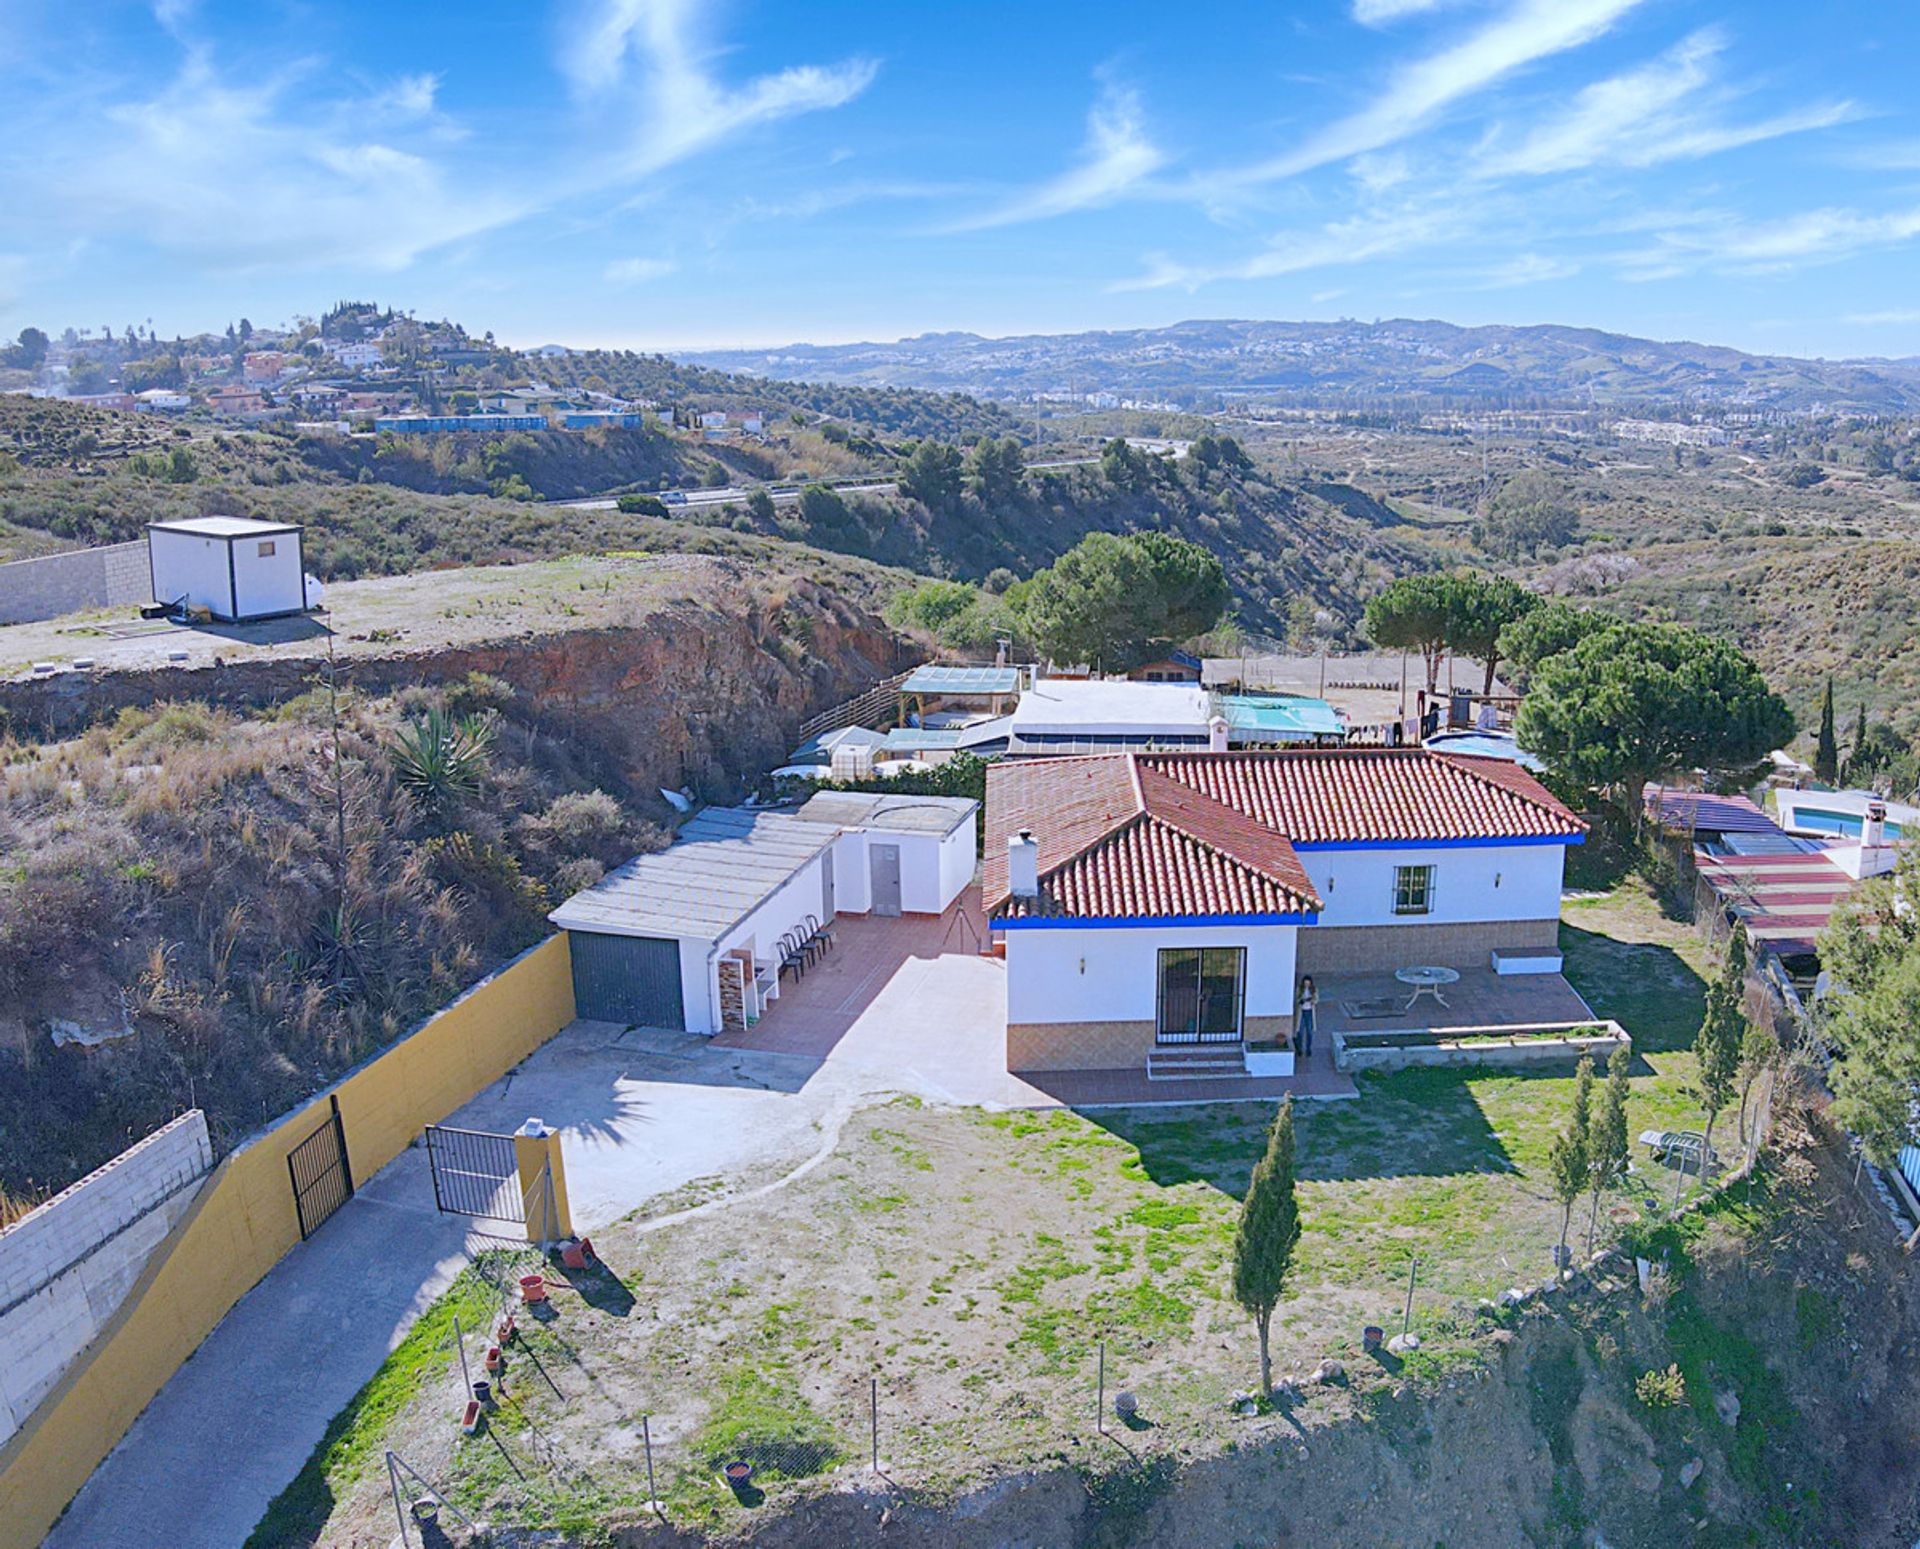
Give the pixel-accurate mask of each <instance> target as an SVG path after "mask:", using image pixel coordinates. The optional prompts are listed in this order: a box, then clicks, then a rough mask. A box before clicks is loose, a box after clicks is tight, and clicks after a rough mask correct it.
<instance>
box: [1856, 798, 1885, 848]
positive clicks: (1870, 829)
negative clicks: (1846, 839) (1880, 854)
mask: <svg viewBox="0 0 1920 1549" xmlns="http://www.w3.org/2000/svg"><path fill="white" fill-rule="evenodd" d="M1886 842H1887V804H1886V803H1885V802H1884V801H1870V802H1868V803H1867V815H1866V816H1865V817H1864V818H1863V819H1862V820H1861V822H1860V848H1861V849H1863V850H1878V849H1880V848H1882V847H1883V846H1884V845H1885V844H1886Z"/></svg>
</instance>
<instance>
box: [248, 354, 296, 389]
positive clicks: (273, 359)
mask: <svg viewBox="0 0 1920 1549" xmlns="http://www.w3.org/2000/svg"><path fill="white" fill-rule="evenodd" d="M296 363H297V362H296V358H295V357H293V356H291V355H288V354H287V353H286V352H285V351H283V350H249V351H247V354H246V357H245V358H244V359H243V360H242V361H241V362H240V375H241V376H242V377H244V378H245V379H246V380H247V381H249V382H260V383H265V384H271V383H274V382H277V381H279V380H280V378H281V376H282V375H283V374H284V373H285V372H286V371H287V370H288V369H289V368H290V367H291V366H293V365H295V364H296Z"/></svg>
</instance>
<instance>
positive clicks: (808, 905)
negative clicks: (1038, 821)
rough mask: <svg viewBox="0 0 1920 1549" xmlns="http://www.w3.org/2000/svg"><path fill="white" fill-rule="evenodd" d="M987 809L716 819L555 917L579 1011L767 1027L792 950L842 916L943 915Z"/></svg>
mask: <svg viewBox="0 0 1920 1549" xmlns="http://www.w3.org/2000/svg"><path fill="white" fill-rule="evenodd" d="M979 806H980V804H979V803H978V802H976V801H970V800H967V799H965V798H963V797H943V796H891V795H880V794H869V793H865V792H840V791H822V792H820V793H819V794H817V795H815V796H814V797H812V798H811V799H810V800H809V801H807V803H806V804H805V805H804V806H802V807H800V808H799V809H798V810H797V811H793V812H770V811H766V810H763V809H759V808H753V807H709V808H707V809H706V810H705V811H703V812H700V813H698V814H696V815H695V816H694V817H692V818H691V819H689V820H688V821H687V822H686V823H685V824H684V825H683V826H682V827H681V829H680V831H679V833H678V834H677V835H676V836H675V838H674V842H673V843H672V844H671V845H669V846H668V847H667V848H666V849H665V850H662V851H660V852H659V853H658V854H654V855H642V856H638V857H636V858H635V859H633V860H630V861H628V862H627V863H626V864H625V865H623V866H621V867H619V868H617V869H616V870H614V871H611V872H609V873H608V874H607V875H606V876H605V877H603V878H601V879H600V881H598V882H596V883H595V884H594V885H593V886H592V887H589V888H586V889H584V890H583V891H581V892H579V893H576V894H574V896H573V897H571V898H569V899H568V900H567V901H566V902H565V903H563V904H562V905H561V906H560V907H559V908H558V909H555V910H554V911H553V913H552V914H550V915H549V916H548V919H549V920H551V921H552V923H553V924H554V925H556V926H558V927H559V928H560V929H562V930H564V931H565V932H566V933H567V938H568V947H569V950H570V952H571V954H572V962H573V990H574V1002H575V1005H576V1006H577V1008H578V1010H579V1014H580V1015H581V1016H583V1017H592V1018H595V1019H597V1020H601V1021H609V1022H624V1023H631V1024H636V1025H640V1026H646V1027H666V1028H679V1029H684V1030H685V1031H687V1032H691V1033H704V1034H713V1033H720V1032H727V1031H735V1030H738V1029H740V1028H743V1027H746V1026H749V1025H751V1024H752V1023H754V1022H757V1021H758V1020H759V1019H760V1018H761V1017H762V1016H763V1015H765V1014H766V1011H767V1008H768V1006H769V1005H770V1004H771V1003H772V1002H773V1001H774V1000H776V999H777V998H778V997H779V994H780V986H781V975H782V972H783V970H784V967H785V963H786V959H787V957H788V955H789V951H790V949H791V946H792V944H793V943H794V942H795V941H796V940H797V941H805V940H806V939H808V938H809V937H811V936H812V935H814V934H815V933H816V932H817V931H819V930H820V929H821V927H823V926H830V925H831V923H832V921H833V919H834V917H835V916H836V915H837V914H867V913H872V914H877V915H900V914H939V913H942V912H944V911H945V910H946V909H947V908H948V907H949V906H950V905H951V904H952V903H953V902H954V900H955V899H956V898H958V897H959V896H960V893H961V891H962V889H964V888H965V887H966V886H967V884H968V883H969V882H970V881H971V880H972V878H973V873H974V862H975V858H976V855H977V853H978V850H977V840H976V835H975V814H976V813H977V812H978V811H979Z"/></svg>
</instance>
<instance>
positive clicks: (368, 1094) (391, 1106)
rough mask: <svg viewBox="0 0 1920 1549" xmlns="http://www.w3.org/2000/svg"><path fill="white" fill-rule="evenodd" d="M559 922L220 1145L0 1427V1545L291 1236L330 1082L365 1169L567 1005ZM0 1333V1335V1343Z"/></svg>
mask: <svg viewBox="0 0 1920 1549" xmlns="http://www.w3.org/2000/svg"><path fill="white" fill-rule="evenodd" d="M573 1015H574V1004H573V969H572V964H571V961H570V959H569V957H568V949H567V938H566V935H565V933H564V932H563V933H560V934H557V935H553V936H549V937H548V938H547V939H546V940H545V941H543V942H542V943H541V944H540V945H539V946H536V947H529V948H528V949H527V950H526V951H525V952H523V953H521V954H520V956H519V957H517V958H515V959H514V960H513V961H512V962H510V963H508V964H507V965H506V966H505V967H503V968H501V969H500V970H499V971H498V972H497V973H493V974H490V975H489V976H488V977H487V978H485V979H482V980H481V981H480V982H479V983H478V984H476V985H474V986H473V987H472V988H471V989H469V990H468V991H467V992H466V993H465V994H464V995H462V996H461V997H460V998H459V999H458V1000H456V1001H454V1002H453V1004H452V1005H450V1006H448V1007H447V1008H446V1009H445V1010H443V1011H439V1012H436V1013H435V1014H434V1015H433V1016H431V1017H429V1018H428V1019H427V1020H426V1021H425V1022H423V1023H421V1024H420V1025H419V1026H418V1027H416V1028H414V1029H413V1030H412V1031H410V1032H408V1033H407V1034H406V1035H405V1036H403V1037H402V1038H400V1039H399V1040H398V1041H396V1042H395V1043H392V1044H389V1045H388V1046H387V1047H386V1048H385V1049H384V1050H382V1051H381V1052H380V1053H378V1054H376V1055H374V1056H373V1057H372V1058H370V1059H369V1060H367V1061H366V1062H365V1063H364V1064H361V1065H358V1066H356V1067H355V1068H354V1069H353V1070H351V1071H349V1072H348V1073H347V1074H346V1075H345V1076H342V1077H341V1078H340V1079H339V1080H338V1081H336V1082H335V1083H334V1084H333V1085H332V1086H331V1087H329V1088H327V1089H325V1090H323V1091H322V1092H320V1093H318V1094H317V1095H316V1096H314V1097H313V1098H312V1099H310V1100H309V1101H308V1102H306V1103H304V1104H302V1105H301V1106H300V1107H299V1108H296V1109H294V1110H292V1111H291V1112H289V1113H286V1114H283V1115H282V1116H281V1117H280V1118H279V1119H277V1120H276V1121H275V1122H274V1123H273V1124H271V1125H269V1126H268V1127H267V1128H266V1129H265V1130H262V1131H261V1132H260V1133H259V1134H257V1135H255V1136H253V1137H252V1138H251V1139H249V1140H247V1141H246V1142H245V1143H243V1144H242V1145H240V1146H239V1147H237V1148H236V1149H235V1150H233V1151H232V1152H230V1153H229V1154H228V1155H227V1156H226V1157H225V1158H224V1159H223V1160H222V1161H221V1163H220V1165H219V1166H218V1167H217V1168H215V1169H214V1171H213V1173H212V1174H211V1175H210V1176H209V1177H208V1178H207V1180H206V1182H205V1183H203V1184H202V1185H201V1186H200V1187H199V1188H197V1189H192V1190H189V1191H188V1192H187V1195H186V1196H185V1197H186V1199H187V1204H186V1206H185V1208H184V1210H183V1211H182V1213H181V1216H180V1219H179V1220H178V1222H177V1223H176V1224H175V1225H174V1227H173V1229H172V1230H171V1231H170V1232H168V1234H167V1237H166V1241H165V1242H163V1243H162V1244H161V1245H160V1247H159V1248H158V1249H156V1250H155V1251H154V1253H153V1254H152V1256H151V1257H150V1258H149V1259H148V1260H147V1262H146V1264H145V1265H144V1267H143V1268H142V1269H141V1271H140V1274H139V1276H138V1279H137V1281H136V1283H135V1285H134V1287H133V1289H132V1291H131V1292H130V1293H129V1294H128V1295H127V1297H126V1298H125V1300H124V1301H123V1302H122V1303H121V1305H120V1308H119V1310H118V1311H117V1312H116V1313H115V1314H114V1315H113V1317H112V1318H111V1319H110V1320H109V1322H108V1325H107V1327H106V1328H104V1329H103V1330H102V1331H101V1333H100V1337H99V1338H98V1339H96V1340H95V1341H94V1342H93V1343H92V1344H91V1345H90V1346H89V1347H88V1348H87V1350H86V1351H85V1352H84V1354H82V1356H81V1357H80V1358H79V1359H78V1360H76V1361H74V1362H73V1363H72V1364H71V1365H70V1366H69V1367H68V1368H67V1370H66V1371H65V1372H63V1373H62V1374H61V1376H60V1378H59V1380H58V1382H57V1383H56V1385H55V1386H54V1388H53V1390H52V1391H51V1392H50V1393H48V1394H47V1396H46V1397H45V1398H44V1399H43V1400H42V1401H41V1403H40V1406H39V1407H38V1408H37V1409H35V1410H34V1412H33V1414H32V1416H31V1417H30V1418H29V1419H28V1420H27V1422H26V1424H24V1425H23V1426H21V1427H20V1429H19V1431H18V1432H17V1433H15V1434H14V1435H13V1436H10V1437H7V1438H5V1439H4V1440H0V1549H16V1546H18V1549H28V1546H31V1545H33V1544H37V1543H39V1542H40V1540H41V1538H42V1537H43V1536H44V1535H45V1534H46V1531H47V1529H48V1528H49V1527H50V1526H52V1524H53V1522H54V1519H55V1518H57V1517H58V1516H59V1515H60V1513H61V1511H62V1510H63V1509H64V1508H65V1507H66V1504H67V1502H68V1501H70V1500H72V1499H73V1494H74V1492H75V1491H76V1490H78V1489H79V1488H80V1486H81V1485H82V1484H84V1483H85V1482H86V1478H87V1475H88V1474H90V1473H91V1472H93V1469H94V1467H95V1466H96V1465H97V1464H98V1463H99V1461H100V1460H101V1459H102V1458H103V1457H105V1456H106V1455H107V1452H108V1451H109V1450H110V1449H111V1448H112V1447H113V1445H114V1443H116V1442H117V1441H119V1440H120V1438H121V1437H122V1436H123V1435H125V1434H126V1430H127V1427H128V1426H129V1425H131V1424H132V1423H133V1421H134V1417H135V1416H136V1415H138V1414H139V1413H140V1411H141V1410H142V1409H144V1408H146V1406H147V1404H148V1403H149V1401H151V1400H152V1398H153V1396H154V1394H156V1393H158V1392H159V1391H160V1389H161V1388H162V1387H163V1386H164V1385H165V1383H166V1381H167V1379H168V1378H169V1377H171V1376H172V1375H173V1373H174V1371H175V1370H176V1369H177V1368H178V1367H179V1365H180V1363H181V1362H182V1361H184V1360H186V1358H187V1357H188V1356H189V1355H191V1354H192V1353H193V1351H194V1349H195V1347H196V1346H198V1345H199V1343H200V1341H201V1340H203V1339H205V1338H206V1337H207V1335H208V1334H209V1333H211V1332H212V1330H213V1326H214V1325H215V1324H216V1323H218V1322H219V1321H220V1319H221V1318H222V1317H224V1316H225V1315H226V1313H227V1311H228V1309H229V1308H231V1307H232V1306H233V1304H234V1303H235V1302H236V1301H238V1300H239V1299H240V1298H241V1297H242V1296H243V1295H245V1294H246V1292H247V1291H248V1290H250V1289H251V1288H252V1287H253V1286H254V1285H255V1284H256V1283H258V1281H259V1279H260V1277H261V1276H262V1275H264V1274H266V1272H267V1271H268V1270H269V1269H271V1268H272V1267H273V1266H274V1264H275V1263H276V1262H278V1260H279V1259H280V1258H281V1256H282V1255H284V1254H285V1253H287V1252H288V1251H289V1250H290V1249H292V1248H294V1247H295V1246H296V1245H297V1244H298V1243H299V1241H300V1227H299V1220H298V1217H297V1216H296V1215H295V1212H294V1206H293V1190H292V1187H291V1185H290V1184H289V1182H288V1178H287V1154H288V1153H289V1152H290V1151H291V1150H292V1149H293V1148H294V1147H295V1146H297V1145H298V1144H299V1143H300V1142H301V1141H303V1140H304V1139H306V1137H307V1136H309V1135H311V1134H312V1133H313V1130H314V1127H315V1126H316V1125H318V1124H320V1123H322V1122H324V1121H325V1119H326V1118H327V1116H328V1115H329V1113H330V1112H331V1108H330V1105H329V1098H330V1097H338V1099H339V1102H340V1113H341V1117H342V1119H343V1121H344V1124H345V1128H346V1133H347V1155H348V1157H349V1158H350V1160H351V1161H352V1164H353V1175H354V1177H356V1178H358V1179H363V1180H364V1179H367V1178H371V1177H372V1176H373V1175H374V1174H375V1173H376V1172H378V1171H379V1170H380V1169H381V1168H382V1167H384V1166H385V1165H386V1164H387V1163H388V1162H390V1161H392V1160H393V1158H394V1157H396V1156H398V1155H399V1154H400V1152H401V1151H403V1150H405V1149H406V1147H407V1146H408V1145H410V1144H411V1143H412V1142H413V1141H414V1140H415V1139H416V1138H417V1137H418V1136H419V1134H420V1127H421V1125H423V1124H428V1123H433V1122H436V1121H438V1120H440V1119H443V1118H445V1117H446V1116H447V1115H448V1114H449V1113H451V1112H453V1110H454V1109H455V1108H458V1107H459V1106H460V1105H461V1104H462V1103H464V1102H465V1101H467V1099H468V1098H470V1097H472V1096H473V1094H474V1093H476V1092H478V1091H479V1090H480V1089H481V1088H482V1087H484V1086H487V1085H489V1084H491V1083H492V1082H494V1081H497V1080H498V1079H499V1078H500V1077H501V1076H503V1075H505V1074H506V1072H507V1071H509V1070H511V1069H512V1068H513V1067H514V1066H515V1065H517V1064H519V1062H520V1061H521V1060H523V1059H525V1058H526V1057H527V1056H528V1055H529V1054H531V1053H533V1051H534V1050H535V1049H537V1048H539V1047H540V1045H541V1044H543V1043H545V1042H546V1041H547V1040H548V1039H549V1038H551V1037H552V1036H553V1035H554V1034H555V1033H557V1032H558V1031H559V1030H560V1029H561V1028H563V1027H565V1026H566V1025H567V1023H569V1022H571V1021H572V1020H573ZM0 1348H4V1347H0Z"/></svg>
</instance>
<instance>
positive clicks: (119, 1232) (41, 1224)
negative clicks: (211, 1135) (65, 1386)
mask: <svg viewBox="0 0 1920 1549" xmlns="http://www.w3.org/2000/svg"><path fill="white" fill-rule="evenodd" d="M212 1166H213V1147H212V1145H211V1143H210V1142H209V1141H208V1139H207V1120H206V1115H205V1114H203V1113H201V1112H200V1111H199V1110H198V1109H197V1108H196V1109H194V1110H193V1111H192V1112H191V1113H184V1114H182V1115H181V1116H180V1117H179V1118H177V1119H175V1120H174V1121H173V1122H172V1123H171V1124H168V1125H165V1126H164V1127H162V1128H160V1129H157V1130H155V1131H154V1132H153V1133H152V1134H151V1135H149V1136H147V1138H146V1139H145V1140H143V1141H141V1142H140V1143H139V1144H138V1145H135V1146H133V1147H131V1148H129V1149H128V1150H126V1151H123V1152H121V1153H120V1155H119V1156H117V1157H115V1158H114V1159H113V1160H112V1161H111V1162H108V1163H107V1164H106V1166H104V1167H102V1168H100V1169H98V1170H97V1171H95V1172H91V1173H89V1174H87V1176H86V1177H84V1178H82V1179H81V1180H80V1181H79V1182H78V1183H76V1184H74V1185H73V1186H72V1187H71V1188H69V1189H66V1190H64V1191H63V1192H62V1193H59V1194H56V1195H55V1196H54V1197H53V1198H52V1199H50V1200H48V1201H47V1202H46V1204H44V1205H42V1206H41V1207H40V1208H39V1209H38V1210H35V1211H33V1212H31V1213H30V1214H29V1215H27V1216H26V1217H25V1218H24V1219H22V1220H20V1221H17V1222H16V1223H14V1225H12V1226H10V1227H8V1228H7V1229H6V1230H5V1231H4V1232H0V1350H4V1351H5V1352H6V1358H5V1359H4V1360H0V1442H4V1441H5V1440H6V1439H7V1438H8V1437H9V1436H11V1435H12V1434H13V1432H14V1431H16V1430H18V1429H19V1428H20V1426H21V1424H22V1423H23V1422H24V1421H25V1420H26V1418H27V1416H28V1415H30V1414H31V1413H32V1412H33V1409H34V1406H35V1405H37V1404H38V1403H39V1402H40V1400H41V1399H42V1398H44V1397H45V1396H46V1394H47V1393H48V1392H49V1391H50V1390H51V1389H52V1387H53V1386H54V1384H55V1383H56V1382H57V1381H58V1380H59V1377H60V1374H61V1372H62V1371H64V1370H65V1369H66V1367H67V1364H68V1363H69V1362H70V1361H72V1360H73V1358H74V1357H75V1356H77V1355H78V1354H79V1353H80V1352H81V1351H82V1350H84V1349H85V1348H86V1347H87V1346H88V1345H89V1344H90V1343H92V1341H93V1339H94V1337H95V1336H96V1335H97V1334H99V1332H100V1330H101V1329H102V1328H103V1327H104V1326H105V1324H106V1322H107V1320H108V1319H109V1318H111V1317H112V1316H113V1314H114V1312H115V1310H116V1309H118V1307H119V1306H120V1303H121V1302H122V1301H123V1300H125V1298H126V1294H127V1292H128V1291H129V1290H130V1289H131V1288H132V1286H133V1283H134V1281H135V1280H136V1279H138V1278H139V1275H140V1271H141V1270H142V1269H143V1268H144V1267H145V1265H146V1262H147V1258H148V1256H149V1255H150V1254H151V1253H152V1252H153V1250H154V1249H155V1248H156V1247H157V1246H159V1244H160V1242H161V1240H162V1239H163V1238H165V1236H166V1235H167V1233H168V1232H170V1231H171V1230H172V1229H173V1227H174V1225H175V1224H176V1223H177V1222H178V1221H179V1219H180V1218H181V1216H182V1215H184V1214H185V1213H186V1210H187V1207H188V1206H189V1205H191V1204H192V1203H193V1199H194V1196H195V1194H196V1193H197V1192H198V1189H197V1187H196V1185H197V1184H198V1182H199V1180H200V1179H201V1178H203V1177H205V1176H206V1174H207V1172H208V1170H209V1169H210V1168H211V1167H212Z"/></svg>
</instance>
